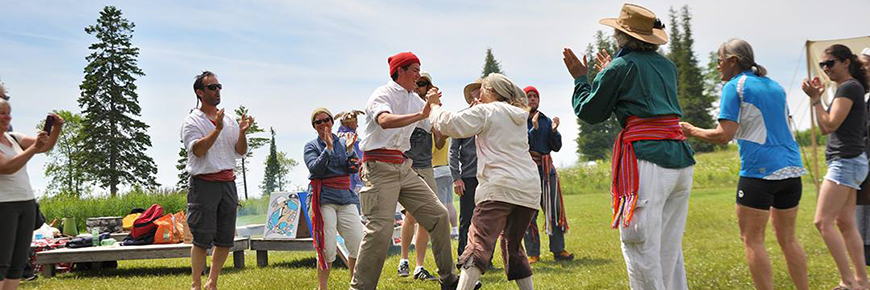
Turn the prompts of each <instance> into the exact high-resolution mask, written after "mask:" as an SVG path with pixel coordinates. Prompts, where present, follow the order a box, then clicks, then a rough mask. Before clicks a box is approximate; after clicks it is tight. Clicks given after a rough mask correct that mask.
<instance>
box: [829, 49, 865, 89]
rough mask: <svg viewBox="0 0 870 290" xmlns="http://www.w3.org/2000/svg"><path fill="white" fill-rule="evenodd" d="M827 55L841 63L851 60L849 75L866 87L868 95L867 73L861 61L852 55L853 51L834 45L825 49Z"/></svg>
mask: <svg viewBox="0 0 870 290" xmlns="http://www.w3.org/2000/svg"><path fill="white" fill-rule="evenodd" d="M825 54H828V55H830V56H833V57H834V58H836V59H837V60H839V61H845V60H847V59H848V60H849V75H851V76H852V77H853V78H855V79H856V80H858V82H859V83H861V86H863V87H864V93H865V94H866V93H867V92H868V91H870V86H868V81H870V80H868V79H867V71H866V70H864V66H863V65H861V60H860V59H858V56H857V55H855V54H853V53H852V50H851V49H849V47H847V46H845V45H842V44H834V45H831V46H829V47H828V48H826V49H825Z"/></svg>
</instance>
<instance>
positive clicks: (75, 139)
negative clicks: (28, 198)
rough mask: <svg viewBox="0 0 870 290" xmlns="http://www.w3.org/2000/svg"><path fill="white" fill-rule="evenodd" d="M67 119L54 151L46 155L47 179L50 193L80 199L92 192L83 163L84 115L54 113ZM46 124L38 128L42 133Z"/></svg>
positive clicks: (61, 111) (66, 112)
mask: <svg viewBox="0 0 870 290" xmlns="http://www.w3.org/2000/svg"><path fill="white" fill-rule="evenodd" d="M53 113H55V114H57V115H59V116H60V117H61V118H63V119H64V124H63V130H62V131H61V133H60V137H58V139H57V143H56V144H55V146H54V149H52V150H51V151H49V152H47V153H46V156H47V157H48V162H46V164H45V176H46V177H47V178H49V180H50V181H49V183H48V189H49V190H51V191H54V192H59V193H61V194H69V195H73V196H81V195H82V194H83V193H87V192H88V191H89V188H90V186H88V182H87V181H88V180H89V177H88V173H87V172H86V171H85V170H84V167H82V166H81V163H82V154H83V152H82V147H83V146H82V145H83V144H82V142H83V140H84V135H83V133H82V115H80V114H75V113H72V112H70V111H66V110H59V111H54V112H53ZM44 125H45V121H44V120H43V121H40V122H39V124H37V125H36V128H37V129H38V130H42V128H43V126H44Z"/></svg>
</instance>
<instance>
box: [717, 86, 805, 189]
mask: <svg viewBox="0 0 870 290" xmlns="http://www.w3.org/2000/svg"><path fill="white" fill-rule="evenodd" d="M741 94H742V96H741ZM719 120H729V121H734V122H737V123H738V124H740V127H739V128H738V129H737V133H736V134H735V135H734V138H735V139H737V145H738V146H739V148H740V150H739V152H740V164H741V166H740V176H743V177H750V178H765V177H766V176H768V175H770V174H772V173H774V172H775V171H777V170H779V169H782V168H786V167H798V168H802V167H803V163H802V162H801V154H800V151H799V149H798V144H797V142H795V140H794V137H793V136H792V135H791V131H790V130H789V127H788V104H787V103H786V98H785V91H784V90H783V89H782V87H781V86H780V85H779V84H777V83H776V82H775V81H773V80H771V79H769V78H766V77H759V76H756V75H755V74H754V73H752V71H744V72H742V73H740V74H738V75H736V76H734V77H733V78H731V80H730V81H728V83H726V84H725V86H724V87H722V100H721V103H720V111H719Z"/></svg>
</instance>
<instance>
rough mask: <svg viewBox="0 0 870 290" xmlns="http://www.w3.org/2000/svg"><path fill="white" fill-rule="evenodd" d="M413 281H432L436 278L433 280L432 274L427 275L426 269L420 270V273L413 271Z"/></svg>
mask: <svg viewBox="0 0 870 290" xmlns="http://www.w3.org/2000/svg"><path fill="white" fill-rule="evenodd" d="M414 279H417V280H425V281H434V280H435V279H437V278H435V276H432V274H429V271H426V268H420V271H414Z"/></svg>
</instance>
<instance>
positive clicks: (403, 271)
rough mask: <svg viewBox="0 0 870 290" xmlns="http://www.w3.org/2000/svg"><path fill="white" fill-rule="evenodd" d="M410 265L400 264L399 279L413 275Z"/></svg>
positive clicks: (402, 262) (405, 262)
mask: <svg viewBox="0 0 870 290" xmlns="http://www.w3.org/2000/svg"><path fill="white" fill-rule="evenodd" d="M409 267H410V265H409V264H408V261H401V262H399V271H398V272H399V277H408V276H410V275H411V270H410V269H409Z"/></svg>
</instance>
